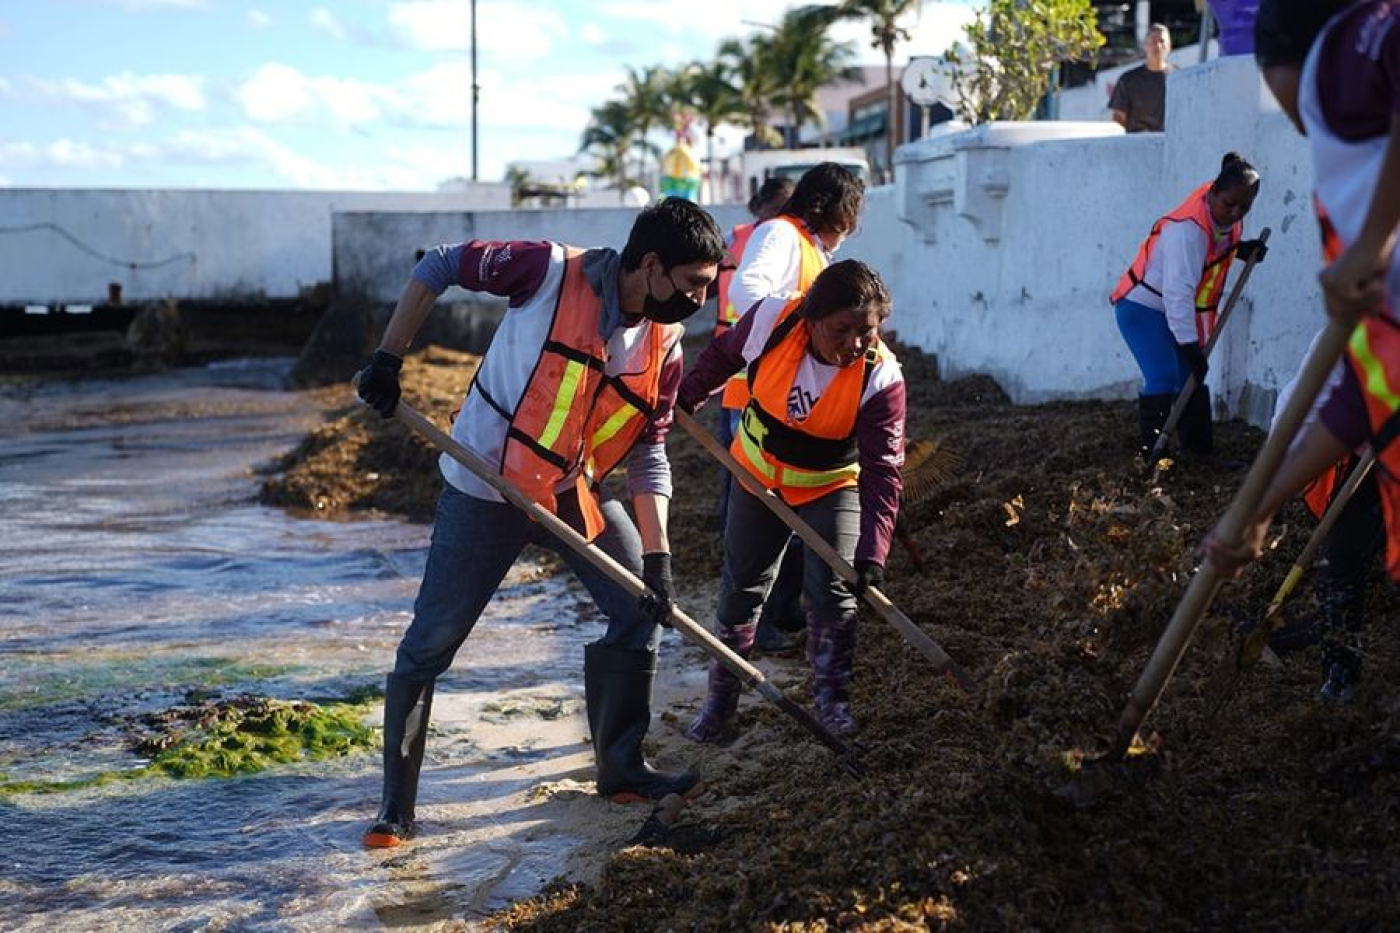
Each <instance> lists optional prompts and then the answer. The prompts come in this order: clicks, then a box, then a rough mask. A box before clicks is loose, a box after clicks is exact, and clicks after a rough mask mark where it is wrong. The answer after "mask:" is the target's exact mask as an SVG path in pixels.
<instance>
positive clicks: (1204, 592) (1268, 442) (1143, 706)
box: [1114, 318, 1352, 755]
mask: <svg viewBox="0 0 1400 933" xmlns="http://www.w3.org/2000/svg"><path fill="white" fill-rule="evenodd" d="M1351 331H1352V327H1351V326H1350V325H1347V324H1344V323H1342V322H1340V321H1338V320H1336V319H1334V318H1329V319H1328V322H1327V327H1326V329H1325V330H1323V332H1322V335H1321V337H1320V338H1319V339H1318V341H1317V344H1316V345H1315V346H1314V347H1313V350H1312V353H1310V354H1309V355H1308V358H1307V360H1306V361H1305V362H1304V364H1303V369H1302V372H1300V373H1299V374H1298V384H1297V387H1296V388H1295V389H1294V390H1293V395H1292V396H1291V397H1290V398H1289V400H1288V404H1287V405H1286V406H1285V407H1284V409H1283V414H1281V415H1280V416H1279V419H1278V424H1276V425H1275V426H1274V430H1273V431H1271V432H1270V433H1269V436H1268V438H1266V439H1265V441H1264V447H1263V449H1262V450H1260V451H1259V456H1257V457H1256V458H1255V460H1254V465H1253V466H1251V467H1250V469H1249V474H1248V475H1247V476H1246V477H1245V480H1244V485H1243V486H1242V487H1241V488H1240V491H1239V492H1238V493H1236V494H1235V498H1234V500H1233V501H1232V502H1231V503H1230V506H1229V508H1227V509H1226V510H1225V515H1224V516H1223V517H1222V518H1221V519H1220V524H1219V526H1218V530H1219V533H1220V536H1221V537H1222V538H1223V539H1224V540H1226V541H1229V542H1239V541H1240V540H1241V539H1242V538H1243V536H1244V529H1245V526H1246V524H1248V523H1249V521H1250V520H1251V519H1252V518H1253V517H1254V513H1255V511H1256V510H1257V509H1258V508H1259V503H1260V502H1261V501H1262V500H1263V498H1264V494H1265V492H1267V491H1268V488H1269V484H1270V483H1271V482H1273V478H1274V475H1275V474H1276V473H1277V472H1278V468H1279V465H1280V464H1282V463H1283V459H1284V457H1285V456H1286V455H1287V453H1288V448H1289V446H1290V445H1291V444H1292V443H1293V438H1294V435H1296V434H1297V433H1298V429H1299V427H1301V426H1302V424H1303V420H1304V419H1305V418H1306V417H1307V414H1308V410H1309V409H1310V408H1311V407H1312V404H1313V400H1314V399H1316V398H1317V394H1318V392H1320V391H1321V390H1322V387H1323V385H1325V384H1326V382H1327V377H1328V376H1329V375H1330V374H1331V372H1332V367H1333V366H1335V365H1336V363H1337V359H1338V358H1339V357H1340V356H1341V355H1342V351H1343V350H1344V349H1345V348H1346V344H1347V339H1348V338H1349V337H1350V336H1351ZM1223 582H1224V578H1223V576H1222V574H1221V573H1220V571H1219V570H1218V569H1217V568H1216V567H1215V565H1214V564H1213V563H1212V562H1211V561H1210V560H1207V561H1206V562H1205V563H1204V564H1203V565H1202V566H1201V568H1200V569H1199V570H1198V571H1197V572H1196V574H1195V576H1193V577H1192V578H1191V585H1190V586H1188V587H1187V588H1186V595H1185V596H1183V597H1182V599H1181V602H1180V603H1179V604H1178V605H1177V607H1176V612H1175V613H1174V614H1173V615H1172V618H1171V621H1170V622H1169V623H1167V628H1166V631H1164V632H1163V633H1162V637H1161V639H1160V640H1158V642H1157V647H1156V649H1155V650H1154V651H1153V652H1152V657H1151V658H1150V659H1149V660H1148V662H1147V667H1146V668H1145V669H1144V670H1143V672H1142V675H1141V676H1140V677H1139V678H1138V681H1137V684H1136V685H1135V686H1134V687H1133V690H1132V693H1130V694H1129V695H1128V702H1127V704H1126V705H1125V706H1124V707H1123V713H1122V715H1121V716H1120V717H1119V719H1118V735H1117V739H1116V742H1115V745H1114V750H1115V753H1116V754H1118V755H1126V754H1127V753H1128V749H1129V748H1130V747H1131V746H1132V742H1133V738H1134V736H1136V735H1137V731H1138V729H1139V728H1140V727H1141V726H1142V722H1143V720H1144V719H1146V718H1147V714H1148V713H1150V712H1151V711H1152V708H1153V707H1154V706H1156V705H1157V700H1158V699H1160V698H1161V696H1162V690H1163V689H1165V687H1166V685H1167V681H1168V680H1169V679H1170V678H1171V675H1172V673H1173V672H1174V671H1175V670H1176V666H1177V665H1178V664H1179V663H1181V657H1182V655H1184V654H1185V653H1186V648H1187V646H1188V645H1189V644H1190V642H1191V636H1192V635H1193V634H1194V633H1195V631H1196V627H1197V626H1198V625H1200V622H1201V619H1203V618H1204V617H1205V614H1206V612H1207V611H1208V610H1209V609H1210V604H1211V602H1212V601H1213V600H1214V599H1215V594H1216V592H1217V591H1218V590H1219V589H1220V585H1221V584H1222V583H1223Z"/></svg>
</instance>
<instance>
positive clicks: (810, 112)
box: [769, 7, 860, 147]
mask: <svg viewBox="0 0 1400 933" xmlns="http://www.w3.org/2000/svg"><path fill="white" fill-rule="evenodd" d="M830 25H831V23H830V19H829V17H828V16H827V15H826V8H824V7H815V8H814V7H804V8H801V9H797V10H791V11H789V12H788V13H787V14H786V15H784V16H783V18H782V21H781V22H780V23H779V25H778V28H777V30H776V31H775V32H774V33H773V36H772V38H771V43H772V45H771V48H770V50H769V54H770V55H771V65H772V68H773V71H774V81H775V83H776V85H777V89H776V92H775V93H774V95H773V99H774V102H775V103H777V104H779V105H780V106H782V107H783V108H784V109H785V110H786V111H787V113H788V116H789V117H790V118H791V120H792V124H791V125H792V132H791V135H790V137H789V139H790V142H789V146H791V147H795V146H796V145H797V142H798V132H799V130H800V129H801V128H802V125H803V124H804V123H806V122H808V121H809V120H810V121H811V122H813V123H815V124H816V125H817V126H819V127H825V126H826V115H825V114H824V113H822V112H821V110H820V108H818V106H817V90H818V89H820V88H821V87H823V86H824V85H827V84H831V83H833V82H836V81H842V80H844V81H856V80H860V70H859V69H857V68H855V67H853V66H852V65H851V64H850V62H851V59H852V58H853V57H854V56H855V49H854V48H852V46H851V44H850V43H849V42H833V41H832V39H831V36H830V35H829V32H828V30H829V27H830Z"/></svg>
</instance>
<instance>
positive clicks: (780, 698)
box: [394, 401, 860, 777]
mask: <svg viewBox="0 0 1400 933" xmlns="http://www.w3.org/2000/svg"><path fill="white" fill-rule="evenodd" d="M394 417H395V418H396V419H397V420H398V421H399V422H400V423H401V424H403V425H404V426H405V427H407V428H408V429H409V430H411V431H413V432H414V433H416V434H418V435H420V436H422V437H423V438H424V439H425V440H427V441H429V442H430V443H432V444H433V445H434V446H435V447H437V448H438V449H440V450H442V451H443V452H444V453H446V454H447V455H448V456H450V457H451V458H452V459H453V460H456V461H457V462H458V463H460V464H462V466H464V467H466V468H467V469H468V470H471V471H472V473H473V474H475V475H476V477H477V478H478V479H480V480H481V481H482V482H484V483H486V484H487V485H488V486H490V487H491V488H492V489H494V490H496V492H498V493H500V494H501V496H502V497H503V498H504V499H505V500H506V501H507V502H509V503H511V504H512V505H514V506H515V507H516V508H518V509H520V510H521V511H522V512H524V513H525V514H527V515H529V516H530V517H531V518H532V519H534V520H535V521H537V522H539V523H540V524H541V525H543V526H544V527H545V528H547V529H548V530H549V531H550V533H552V534H553V535H554V536H555V537H557V538H558V539H559V540H561V541H563V542H564V543H565V544H566V545H568V546H569V548H570V549H571V550H573V551H574V552H575V553H577V554H578V555H579V556H581V557H582V558H583V559H584V560H586V561H588V562H589V563H590V564H592V565H593V566H594V567H596V568H598V570H600V571H602V572H603V573H604V574H606V575H607V576H608V577H609V578H610V579H611V580H612V581H613V582H614V583H616V584H617V585H618V586H620V587H622V588H623V589H624V590H626V591H627V593H628V594H630V595H632V596H635V597H637V598H641V597H642V596H643V595H645V594H646V593H648V592H650V590H648V589H647V585H646V584H645V583H643V582H642V581H641V580H640V579H638V578H637V576H636V575H635V574H633V573H632V572H631V571H630V570H628V569H627V568H626V567H624V566H622V565H621V564H619V563H618V562H617V561H615V560H613V559H612V558H611V557H609V556H608V555H607V554H605V553H604V552H603V551H602V550H601V549H600V548H598V547H596V546H595V545H593V544H591V543H589V541H588V540H587V539H586V538H584V537H583V535H581V534H579V533H578V532H577V531H575V530H574V529H573V528H571V527H570V526H569V525H568V523H567V522H565V521H563V520H562V519H560V518H559V516H557V515H555V514H554V513H553V512H551V511H549V510H548V509H546V508H545V507H544V506H542V505H540V504H539V503H538V502H535V501H534V500H533V499H531V498H529V497H528V496H526V495H525V494H524V493H523V492H521V491H520V490H518V489H516V488H515V486H514V485H513V484H512V483H511V482H510V481H508V480H507V479H506V478H505V477H503V476H501V474H499V473H497V472H496V471H495V470H493V469H492V468H491V465H490V464H489V463H487V462H486V461H485V460H484V459H482V458H481V457H480V456H479V455H478V454H476V453H475V452H474V451H472V450H470V449H468V448H467V447H464V446H463V445H462V444H461V443H460V442H458V441H457V439H456V438H454V437H452V436H451V435H450V434H448V433H447V432H445V431H443V430H442V429H441V428H439V427H438V426H437V425H436V424H434V423H433V422H432V421H430V420H428V418H427V417H425V416H424V415H423V414H421V413H420V412H418V411H416V410H415V409H413V408H412V407H411V406H409V405H407V404H406V403H404V402H403V401H400V402H399V403H398V405H397V406H396V407H395V408H394ZM671 623H672V625H674V626H675V629H676V631H678V632H680V633H681V634H682V635H684V636H685V637H686V638H688V639H689V640H690V641H692V642H694V643H695V644H696V645H698V646H699V647H700V648H701V650H703V651H704V652H705V653H706V654H708V655H709V656H710V657H712V658H714V659H715V660H716V661H718V662H719V663H720V664H723V665H724V666H725V667H726V668H728V669H729V671H730V672H731V673H733V674H734V676H735V677H738V678H739V680H740V681H741V682H742V683H743V684H744V685H745V686H747V687H751V688H753V690H754V691H755V692H756V693H758V694H759V695H760V696H762V697H763V698H764V699H766V700H768V701H769V702H770V703H772V704H773V705H775V706H777V707H778V708H779V709H781V710H782V711H783V712H784V713H787V714H788V715H789V716H790V717H792V718H793V719H794V720H796V721H797V723H798V724H799V725H800V726H802V728H804V729H806V730H807V731H808V732H810V733H811V734H812V735H813V736H815V737H816V738H817V740H818V741H820V742H821V743H822V744H823V745H825V746H826V747H827V748H829V749H831V750H832V751H833V752H835V753H836V754H837V755H838V756H840V759H841V764H842V767H844V768H845V769H846V771H847V772H849V773H850V774H852V775H854V776H856V777H859V776H860V768H859V766H858V765H857V764H856V759H855V751H854V750H853V749H852V748H851V746H849V745H847V744H846V743H845V742H842V741H841V740H840V739H839V738H837V737H836V736H835V735H834V734H833V733H832V732H831V731H829V730H828V729H827V728H826V727H825V726H823V725H822V724H821V723H820V722H818V721H817V719H816V718H815V717H814V716H812V715H811V714H810V713H808V712H807V711H806V710H805V709H803V708H802V707H800V706H798V705H797V704H796V703H794V702H793V701H792V700H790V699H788V698H787V697H786V696H784V695H783V693H782V691H780V690H779V689H778V688H777V687H775V686H774V685H773V684H772V683H770V682H769V681H768V678H766V677H765V676H764V675H763V672H762V671H760V670H759V669H758V668H756V667H754V666H753V665H752V664H750V663H749V662H748V661H746V660H744V659H743V658H741V657H739V656H738V655H737V654H735V653H734V652H733V651H731V650H730V649H729V647H728V646H726V645H725V644H724V643H723V642H721V641H720V640H719V639H717V638H715V636H714V635H712V634H710V632H709V631H707V630H706V629H705V628H704V627H703V626H701V625H699V624H698V623H697V622H696V621H695V620H694V619H692V618H691V617H690V616H688V615H686V614H685V613H684V612H682V611H681V610H680V609H679V608H676V607H675V606H672V609H671Z"/></svg>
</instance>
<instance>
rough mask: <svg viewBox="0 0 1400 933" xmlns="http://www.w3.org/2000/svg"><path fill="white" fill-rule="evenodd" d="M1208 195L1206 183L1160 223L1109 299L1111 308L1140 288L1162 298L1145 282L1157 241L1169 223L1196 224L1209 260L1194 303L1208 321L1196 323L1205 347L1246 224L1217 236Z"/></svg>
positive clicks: (1152, 231) (1199, 336)
mask: <svg viewBox="0 0 1400 933" xmlns="http://www.w3.org/2000/svg"><path fill="white" fill-rule="evenodd" d="M1209 191H1210V183H1209V182H1207V183H1206V184H1204V185H1201V186H1200V187H1199V188H1197V189H1196V190H1195V191H1193V192H1191V194H1190V195H1189V196H1188V197H1187V198H1186V200H1185V201H1182V202H1181V204H1179V205H1177V207H1176V209H1175V210H1173V211H1172V212H1171V213H1169V214H1167V215H1165V216H1163V217H1160V218H1158V219H1157V222H1156V223H1154V224H1153V225H1152V230H1151V232H1149V233H1148V234H1147V239H1145V240H1143V241H1142V245H1141V246H1140V247H1138V251H1137V256H1135V257H1134V258H1133V262H1132V265H1130V266H1129V267H1128V271H1127V272H1124V273H1123V276H1122V278H1120V279H1119V280H1118V285H1117V287H1115V288H1114V289H1113V293H1112V294H1111V295H1109V298H1108V302H1109V304H1117V303H1118V302H1119V301H1120V300H1121V299H1122V298H1123V297H1124V296H1125V295H1127V294H1128V292H1130V291H1132V290H1133V287H1134V286H1137V285H1141V286H1142V287H1143V288H1145V289H1147V290H1148V291H1150V292H1152V293H1153V294H1155V295H1158V296H1160V295H1161V292H1159V291H1157V289H1155V288H1153V287H1152V286H1151V285H1148V284H1147V283H1146V282H1145V281H1143V276H1145V275H1146V274H1147V263H1148V261H1149V260H1150V259H1151V258H1152V253H1153V251H1154V250H1155V249H1156V248H1157V238H1158V237H1159V236H1161V234H1162V228H1163V227H1165V226H1166V225H1167V224H1168V223H1180V222H1187V221H1189V222H1190V223H1194V224H1195V225H1196V226H1197V227H1199V228H1200V229H1201V231H1202V232H1203V233H1204V234H1205V235H1206V260H1205V263H1204V264H1203V265H1202V266H1201V279H1200V282H1199V283H1198V284H1197V285H1196V294H1195V299H1194V301H1195V306H1196V313H1197V314H1198V315H1205V316H1206V317H1205V320H1202V319H1201V318H1199V317H1198V318H1197V319H1196V335H1197V338H1198V339H1199V340H1200V341H1201V343H1202V344H1204V343H1205V342H1206V341H1207V340H1208V339H1209V338H1210V335H1211V332H1212V331H1213V330H1214V329H1215V313H1216V308H1217V306H1218V305H1219V304H1220V295H1221V293H1223V292H1224V291H1225V277H1226V274H1227V273H1228V272H1229V270H1230V261H1231V260H1232V259H1233V258H1234V256H1235V244H1237V243H1238V242H1239V241H1240V236H1241V234H1242V232H1243V230H1244V227H1243V224H1235V225H1234V226H1233V227H1231V228H1230V230H1229V232H1228V233H1226V234H1225V235H1224V236H1217V235H1216V232H1215V221H1214V220H1213V219H1212V218H1211V216H1210V205H1209V204H1207V203H1206V193H1207V192H1209Z"/></svg>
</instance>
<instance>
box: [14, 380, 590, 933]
mask: <svg viewBox="0 0 1400 933" xmlns="http://www.w3.org/2000/svg"><path fill="white" fill-rule="evenodd" d="M289 366H290V361H289V360H273V361H238V362H233V363H227V364H220V365H214V366H209V367H201V368H194V369H185V370H179V371H176V372H173V373H168V374H162V375H156V376H147V377H138V378H131V379H123V380H114V381H109V380H89V381H81V382H63V383H49V384H43V385H37V386H26V387H5V388H3V389H0V774H3V775H4V778H3V779H0V780H6V781H33V780H41V781H57V780H79V779H82V778H84V777H88V776H91V775H94V774H97V773H102V772H112V771H120V770H123V769H129V768H139V767H141V766H142V765H143V764H144V763H145V762H144V761H143V760H142V759H140V758H139V757H137V756H136V755H135V753H133V752H132V751H131V749H130V747H129V744H128V743H127V742H126V741H125V732H124V727H123V724H124V723H126V722H127V721H128V720H129V719H130V717H132V716H135V715H139V714H140V713H143V712H152V711H157V710H161V709H165V708H167V707H169V706H171V705H175V704H179V703H180V702H182V701H183V700H184V699H185V698H186V696H187V695H189V693H190V691H199V692H200V694H201V695H213V696H215V697H217V696H226V695H234V694H238V693H245V692H249V693H258V694H264V695H268V696H273V697H279V698H316V697H336V696H343V695H344V694H346V693H347V692H348V691H350V690H353V689H355V688H357V687H363V686H366V685H370V684H379V683H381V682H382V676H383V672H384V671H385V670H386V669H387V668H388V667H389V666H390V665H391V664H392V659H393V649H394V646H395V644H396V643H397V641H398V638H399V635H400V634H401V632H402V630H403V628H404V626H405V625H406V624H407V622H408V620H409V617H410V613H411V607H412V601H413V597H414V594H415V593H416V591H417V586H418V580H419V576H420V574H421V572H422V566H423V561H424V558H425V556H426V545H427V538H428V533H429V529H428V528H427V527H426V526H421V525H413V524H408V523H404V522H400V521H396V520H389V519H382V518H381V519H372V520H359V521H352V522H330V521H321V520H315V519H306V518H300V517H294V516H291V515H288V514H287V513H285V512H282V511H280V510H276V509H270V508H266V507H263V506H260V505H258V504H257V503H256V502H255V501H254V496H255V494H256V489H257V483H258V478H257V476H256V475H255V474H254V472H253V468H254V466H255V465H257V464H259V463H262V462H265V461H267V460H269V459H271V458H272V457H274V456H275V455H276V454H278V453H280V452H282V451H284V450H286V449H288V448H290V447H291V446H293V445H294V444H295V443H296V441H297V440H298V439H299V438H300V437H301V436H302V435H303V434H304V433H305V431H306V430H307V429H308V428H309V427H310V426H312V425H313V423H314V422H315V420H316V417H317V412H316V411H315V409H314V407H313V406H312V405H311V404H310V403H309V402H308V401H307V400H306V399H305V398H303V397H300V396H297V395H295V394H292V393H286V392H282V391H280V390H279V389H278V388H277V387H278V386H279V385H280V384H281V379H282V377H283V375H284V374H285V372H286V371H287V369H288V367H289ZM598 633H599V625H598V624H597V623H596V622H595V621H594V619H593V615H592V613H591V607H590V604H588V603H587V601H586V597H585V596H584V594H583V592H582V590H581V589H580V588H578V587H577V586H575V585H574V584H573V583H572V582H571V581H568V580H565V579H563V578H559V577H551V576H548V575H546V574H545V573H544V572H543V570H542V568H541V567H540V565H539V564H538V563H534V562H531V561H528V560H526V561H522V562H520V563H519V564H518V565H517V567H516V568H515V569H514V570H513V571H512V574H511V576H510V577H509V578H508V579H507V581H506V584H505V585H504V586H503V588H502V590H501V592H500V593H499V594H498V596H497V598H496V600H495V601H493V603H492V605H491V606H490V607H489V608H488V610H487V613H486V615H485V616H483V618H482V620H481V622H480V623H479V625H478V627H477V629H476V631H475V632H474V633H473V635H472V637H471V638H470V639H469V641H468V642H467V645H466V647H465V648H464V649H463V650H462V651H461V652H460V653H459V655H458V659H457V663H456V664H455V665H454V668H453V670H452V671H450V672H449V673H448V674H447V675H446V676H445V677H444V678H443V679H442V681H441V682H440V686H439V690H438V693H439V702H438V706H437V708H436V709H435V710H434V718H435V726H434V732H433V734H432V736H431V740H430V745H429V753H428V759H427V763H426V765H425V775H424V782H423V792H422V796H421V799H420V812H421V815H422V816H423V818H424V820H425V824H426V828H428V829H429V830H430V831H431V833H432V839H433V842H432V844H431V845H416V846H412V847H407V848H405V849H403V850H391V851H389V852H366V851H364V850H363V849H362V848H361V846H360V842H359V837H360V833H361V831H362V830H363V829H364V827H365V825H366V823H367V821H368V819H369V818H370V817H371V816H372V814H373V810H374V809H375V807H376V805H377V801H378V795H379V781H380V770H379V764H378V753H377V752H374V753H370V752H365V753H360V754H355V755H351V756H348V757H345V758H340V759H333V760H326V761H314V762H304V763H299V764H295V765H289V766H284V767H279V768H275V769H272V770H270V771H266V772H263V773H260V774H256V775H250V776H246V777H238V778H232V779H206V780H174V779H167V778H143V779H140V780H133V781H120V782H116V783H113V784H107V785H101V786H93V787H88V788H84V789H81V790H73V791H65V792H61V793H53V794H15V795H11V796H8V797H6V796H0V821H3V823H4V826H5V829H6V838H7V839H8V840H9V842H8V844H7V846H6V847H5V849H4V850H3V851H0V916H3V917H4V918H5V920H4V922H3V923H0V926H3V927H4V928H5V929H20V930H98V929H113V930H116V929H122V930H134V929H165V930H205V929H208V930H218V929H239V930H246V929H347V928H357V929H359V928H363V929H377V928H382V927H395V928H403V927H409V928H432V927H434V926H443V925H448V926H457V925H460V924H461V923H462V922H464V921H466V922H470V921H471V920H472V919H473V918H476V917H480V916H482V915H484V914H485V913H487V912H489V911H490V910H492V909H494V908H497V907H500V906H502V905H503V904H505V903H506V902H508V901H509V900H511V899H513V898H516V897H520V896H524V895H527V894H530V893H532V892H533V891H535V890H537V889H538V888H539V887H540V886H541V885H542V884H543V883H544V882H545V881H547V880H548V879H549V878H550V877H553V876H554V875H555V874H556V873H557V872H558V871H559V870H560V867H561V859H562V858H563V857H564V855H565V854H566V853H567V852H568V851H569V850H570V848H571V847H572V846H575V845H576V844H577V842H578V840H576V839H574V838H571V837H570V836H569V835H568V833H567V831H566V830H561V829H559V828H557V827H556V826H555V825H554V824H552V823H551V822H550V821H548V820H543V819H541V814H540V813H538V812H536V811H537V810H538V808H526V807H519V806H515V805H514V804H512V803H511V802H510V801H512V800H513V799H516V800H518V799H520V797H521V795H522V794H528V793H530V792H531V791H532V789H533V790H536V791H538V792H539V793H544V794H550V795H557V796H558V797H559V798H560V800H561V801H564V803H562V804H561V806H593V805H595V801H596V798H592V797H591V795H590V794H588V790H589V789H590V787H589V785H587V784H586V783H585V782H586V780H587V778H588V777H589V773H588V772H589V768H588V766H589V764H590V763H591V755H590V754H589V752H588V747H587V745H586V744H584V742H583V737H584V735H585V731H586V730H585V726H584V724H583V717H582V715H581V710H582V687H581V681H582V678H581V676H580V675H579V671H580V670H581V667H582V653H583V649H582V646H583V643H584V642H585V641H588V640H590V639H591V638H592V637H595V636H596V635H597V634H598ZM378 717H379V709H378V707H375V708H373V709H372V711H371V713H370V715H369V720H370V721H371V722H373V723H375V724H376V725H377V723H378ZM570 800H576V801H577V802H576V803H571V802H569V801H570Z"/></svg>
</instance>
